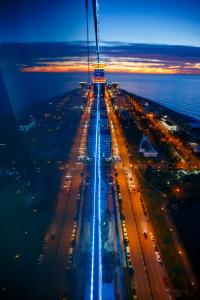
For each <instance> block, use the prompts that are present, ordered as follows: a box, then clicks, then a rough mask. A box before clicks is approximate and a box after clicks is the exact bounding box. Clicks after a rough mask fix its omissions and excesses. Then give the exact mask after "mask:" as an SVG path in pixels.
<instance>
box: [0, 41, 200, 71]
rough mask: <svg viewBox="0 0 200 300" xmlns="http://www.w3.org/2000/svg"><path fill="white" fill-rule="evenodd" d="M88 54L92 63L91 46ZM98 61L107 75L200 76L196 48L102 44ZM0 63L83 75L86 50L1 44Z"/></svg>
mask: <svg viewBox="0 0 200 300" xmlns="http://www.w3.org/2000/svg"><path fill="white" fill-rule="evenodd" d="M13 53H14V54H13ZM90 54H91V58H90V60H91V64H92V63H93V62H95V47H94V45H93V44H91V46H90ZM101 58H102V61H104V62H105V64H106V71H107V72H123V73H147V74H200V47H191V46H171V45H154V44H133V43H120V42H112V43H106V42H104V43H102V45H101ZM0 64H1V65H2V66H4V67H5V66H6V65H12V64H13V65H17V67H18V68H19V70H20V71H22V72H86V71H87V47H86V44H85V43H84V42H76V43H33V44H4V45H0ZM91 70H92V66H91Z"/></svg>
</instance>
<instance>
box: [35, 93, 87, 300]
mask: <svg viewBox="0 0 200 300" xmlns="http://www.w3.org/2000/svg"><path fill="white" fill-rule="evenodd" d="M92 101H93V98H92V95H91V94H89V95H88V99H87V103H86V107H85V110H84V113H83V115H82V118H81V122H80V126H79V128H78V131H77V134H76V137H75V139H74V143H73V146H72V149H71V152H70V156H69V163H68V165H67V168H66V172H65V173H64V175H63V178H62V180H61V184H60V190H59V193H58V200H57V206H56V209H55V214H54V217H53V220H52V224H51V225H50V227H49V229H48V231H47V233H46V236H45V239H44V248H43V250H44V251H43V259H42V262H41V264H39V265H38V277H37V279H36V284H35V290H36V292H35V294H36V299H48V300H51V299H52V300H57V299H61V298H62V295H63V292H64V290H65V271H66V266H67V261H68V255H69V249H70V240H71V236H72V230H73V223H74V217H75V215H76V199H77V195H78V193H79V187H80V183H81V172H82V171H83V168H84V166H83V164H82V163H80V162H78V163H77V159H78V157H79V154H80V143H81V142H82V143H83V139H82V136H83V134H84V135H85V128H86V127H85V124H87V121H88V119H89V117H90V107H91V103H92ZM66 138H67V136H66ZM85 143H86V139H85ZM66 178H67V179H66ZM66 182H68V185H69V187H68V188H67V190H66V188H65V184H66Z"/></svg>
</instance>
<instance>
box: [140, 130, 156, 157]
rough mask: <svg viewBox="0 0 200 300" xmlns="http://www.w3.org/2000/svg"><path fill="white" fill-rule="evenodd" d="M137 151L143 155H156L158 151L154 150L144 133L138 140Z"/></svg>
mask: <svg viewBox="0 0 200 300" xmlns="http://www.w3.org/2000/svg"><path fill="white" fill-rule="evenodd" d="M139 152H141V153H143V155H144V156H145V157H157V156H158V151H156V150H155V149H154V148H153V146H152V145H151V143H150V142H149V140H148V138H147V137H146V136H145V135H144V136H143V137H142V140H141V142H140V147H139Z"/></svg>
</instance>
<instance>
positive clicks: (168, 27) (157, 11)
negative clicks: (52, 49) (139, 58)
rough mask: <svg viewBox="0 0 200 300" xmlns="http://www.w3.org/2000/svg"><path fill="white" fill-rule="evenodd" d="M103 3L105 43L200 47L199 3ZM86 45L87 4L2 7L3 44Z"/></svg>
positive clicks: (70, 0) (22, 1)
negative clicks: (73, 43) (85, 6)
mask: <svg viewBox="0 0 200 300" xmlns="http://www.w3.org/2000/svg"><path fill="white" fill-rule="evenodd" d="M99 2H100V23H101V28H100V38H101V40H102V41H123V42H133V43H154V44H155V43H156V44H176V45H177V44H178V45H193V46H200V17H199V14H200V1H199V0H167V1H164V0H153V1H150V0H140V1H134V0H123V1H122V0H109V1H108V0H99ZM90 28H91V31H92V20H91V21H90ZM84 39H85V11H84V0H57V1H50V0H17V1H13V0H10V1H8V0H1V1H0V42H12V41H24V42H27V41H74V40H84Z"/></svg>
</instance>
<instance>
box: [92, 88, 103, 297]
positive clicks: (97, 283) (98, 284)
mask: <svg viewBox="0 0 200 300" xmlns="http://www.w3.org/2000/svg"><path fill="white" fill-rule="evenodd" d="M95 104H96V125H95V152H94V185H93V221H92V262H91V285H90V300H101V298H102V296H101V293H102V265H101V165H100V159H101V154H100V84H97V95H96V103H94V105H95Z"/></svg>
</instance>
